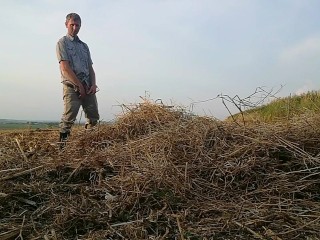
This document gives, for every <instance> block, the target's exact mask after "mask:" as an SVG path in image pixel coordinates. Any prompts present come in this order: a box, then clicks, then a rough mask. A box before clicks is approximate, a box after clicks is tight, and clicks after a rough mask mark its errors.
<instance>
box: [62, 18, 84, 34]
mask: <svg viewBox="0 0 320 240" xmlns="http://www.w3.org/2000/svg"><path fill="white" fill-rule="evenodd" d="M65 24H66V28H67V29H68V34H70V35H71V36H73V37H74V36H76V35H77V34H78V32H79V30H80V27H81V18H80V16H79V15H78V14H76V13H69V14H68V15H67V16H66V23H65Z"/></svg>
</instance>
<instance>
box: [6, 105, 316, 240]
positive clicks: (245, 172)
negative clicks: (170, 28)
mask: <svg viewBox="0 0 320 240" xmlns="http://www.w3.org/2000/svg"><path fill="white" fill-rule="evenodd" d="M319 123H320V119H319V118H318V117H317V116H313V117H312V118H308V119H304V118H303V117H301V118H299V119H296V120H294V121H292V122H286V123H285V124H283V123H282V124H273V125H267V124H263V123H259V124H258V123H256V124H251V125H250V126H242V125H240V124H238V123H232V122H231V123H230V122H228V123H226V122H220V121H217V120H214V119H212V118H206V117H199V116H191V115H188V114H186V113H185V112H184V111H182V110H179V109H176V108H168V107H166V106H163V105H158V104H154V103H151V102H148V101H146V102H143V103H141V104H138V105H136V106H134V107H132V108H130V109H128V111H127V112H125V113H124V114H123V115H122V116H120V117H119V118H118V119H117V120H116V122H115V123H114V124H110V125H107V124H106V125H100V126H99V127H98V128H97V129H95V130H93V131H84V130H82V129H80V128H75V129H74V130H73V132H72V135H71V136H70V139H69V142H68V144H67V147H66V148H65V149H64V150H63V151H59V150H58V147H57V146H56V145H54V144H53V143H55V142H56V140H57V138H58V133H57V131H54V132H53V131H43V130H42V131H24V132H9V133H8V132H3V133H2V134H1V137H0V146H1V147H0V163H1V168H0V239H1V240H4V239H59V240H60V239H273V240H281V239H320V184H319V183H320V177H319V175H320V158H319V155H318V154H319V152H320V151H319V149H320V127H319V126H320V124H319Z"/></svg>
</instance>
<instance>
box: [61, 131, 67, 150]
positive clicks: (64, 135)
mask: <svg viewBox="0 0 320 240" xmlns="http://www.w3.org/2000/svg"><path fill="white" fill-rule="evenodd" d="M69 135H70V133H60V138H59V148H60V150H62V149H63V148H64V147H65V146H66V145H67V140H68V137H69Z"/></svg>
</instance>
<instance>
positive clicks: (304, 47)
mask: <svg viewBox="0 0 320 240" xmlns="http://www.w3.org/2000/svg"><path fill="white" fill-rule="evenodd" d="M319 55H320V37H309V38H306V39H304V40H303V41H301V42H300V43H297V44H295V45H293V46H289V47H288V48H286V49H285V50H284V51H283V52H282V53H281V54H280V57H279V62H280V64H281V65H295V64H297V63H298V64H299V63H303V62H305V61H310V60H313V59H316V58H319Z"/></svg>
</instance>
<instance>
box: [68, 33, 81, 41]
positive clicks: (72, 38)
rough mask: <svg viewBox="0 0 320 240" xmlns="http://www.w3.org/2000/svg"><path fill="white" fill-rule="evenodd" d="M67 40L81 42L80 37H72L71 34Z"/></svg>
mask: <svg viewBox="0 0 320 240" xmlns="http://www.w3.org/2000/svg"><path fill="white" fill-rule="evenodd" d="M67 38H68V39H70V40H71V41H80V39H79V37H78V36H75V37H73V36H71V35H70V34H67Z"/></svg>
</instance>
